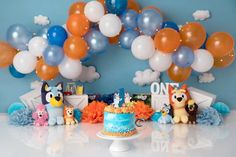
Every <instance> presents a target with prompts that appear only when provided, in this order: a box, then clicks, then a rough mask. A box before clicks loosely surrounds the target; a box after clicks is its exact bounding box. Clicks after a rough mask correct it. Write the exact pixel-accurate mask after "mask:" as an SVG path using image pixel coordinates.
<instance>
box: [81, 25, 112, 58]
mask: <svg viewBox="0 0 236 157" xmlns="http://www.w3.org/2000/svg"><path fill="white" fill-rule="evenodd" d="M84 38H85V40H86V42H87V44H88V45H89V53H91V54H96V53H101V52H103V51H105V49H106V47H107V46H108V39H107V37H105V36H104V35H103V34H102V33H101V32H100V31H98V30H97V29H94V28H92V29H90V30H89V32H88V33H87V34H86V35H85V37H84Z"/></svg>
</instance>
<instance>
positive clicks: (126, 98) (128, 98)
mask: <svg viewBox="0 0 236 157" xmlns="http://www.w3.org/2000/svg"><path fill="white" fill-rule="evenodd" d="M131 99H132V98H131V96H130V95H129V93H128V92H126V93H125V104H128V103H130V100H131Z"/></svg>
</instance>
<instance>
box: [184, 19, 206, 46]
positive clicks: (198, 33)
mask: <svg viewBox="0 0 236 157" xmlns="http://www.w3.org/2000/svg"><path fill="white" fill-rule="evenodd" d="M180 37H181V39H182V44H183V45H185V46H188V47H190V48H192V49H193V50H196V49H198V48H200V47H201V46H202V45H203V44H204V42H205V40H206V30H205V28H204V27H203V26H202V25H201V24H200V23H198V22H190V23H188V24H186V25H184V26H183V27H182V28H181V29H180Z"/></svg>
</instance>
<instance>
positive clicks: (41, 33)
mask: <svg viewBox="0 0 236 157" xmlns="http://www.w3.org/2000/svg"><path fill="white" fill-rule="evenodd" d="M48 29H49V27H43V28H42V29H40V30H39V31H38V32H37V33H36V35H37V36H40V37H43V38H44V39H47V38H48V37H47V34H48Z"/></svg>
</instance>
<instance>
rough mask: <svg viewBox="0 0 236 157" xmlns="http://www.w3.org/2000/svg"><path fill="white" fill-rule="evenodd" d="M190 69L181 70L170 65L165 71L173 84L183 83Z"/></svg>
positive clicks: (189, 73)
mask: <svg viewBox="0 0 236 157" xmlns="http://www.w3.org/2000/svg"><path fill="white" fill-rule="evenodd" d="M191 72H192V68H191V67H188V68H181V67H178V66H177V65H175V64H172V65H171V67H170V68H169V69H168V71H167V75H168V76H169V78H170V79H171V80H172V81H175V82H184V81H186V80H187V79H188V78H189V76H190V75H191Z"/></svg>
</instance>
